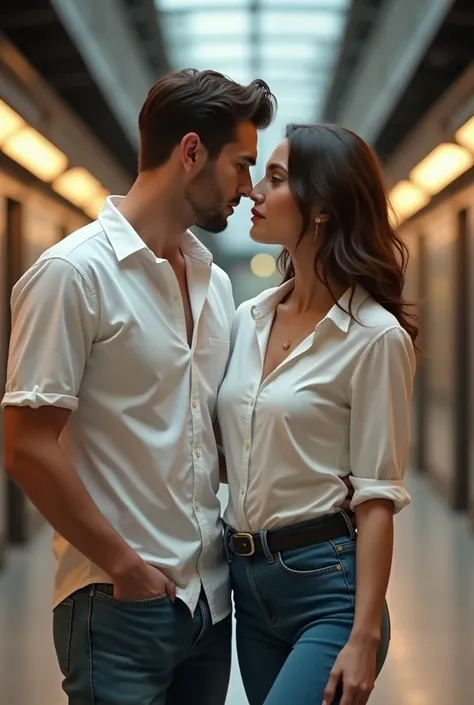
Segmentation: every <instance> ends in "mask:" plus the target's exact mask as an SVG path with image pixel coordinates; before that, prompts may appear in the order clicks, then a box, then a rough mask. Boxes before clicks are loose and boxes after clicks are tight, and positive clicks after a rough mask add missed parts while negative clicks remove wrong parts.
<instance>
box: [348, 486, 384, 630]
mask: <svg viewBox="0 0 474 705" xmlns="http://www.w3.org/2000/svg"><path fill="white" fill-rule="evenodd" d="M356 520H357V530H358V538H357V558H356V570H357V583H356V605H355V617H354V625H353V628H352V632H351V637H350V639H351V641H359V642H374V643H378V642H379V641H380V632H381V624H382V616H383V609H384V602H385V595H386V592H387V587H388V581H389V577H390V569H391V566H392V554H393V503H392V502H391V501H389V500H385V499H374V500H369V501H367V502H364V503H363V504H361V505H359V506H358V507H357V508H356Z"/></svg>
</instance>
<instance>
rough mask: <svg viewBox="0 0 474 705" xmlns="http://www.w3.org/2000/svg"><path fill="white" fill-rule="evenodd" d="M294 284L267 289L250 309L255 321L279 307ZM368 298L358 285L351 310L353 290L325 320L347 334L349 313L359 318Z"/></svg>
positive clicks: (347, 292)
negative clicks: (361, 307) (358, 314)
mask: <svg viewBox="0 0 474 705" xmlns="http://www.w3.org/2000/svg"><path fill="white" fill-rule="evenodd" d="M294 282H295V280H294V279H290V280H289V281H287V282H284V283H283V284H281V285H280V286H278V287H276V288H275V287H273V288H272V289H267V290H266V291H264V292H262V293H261V294H260V295H259V296H258V297H257V298H256V300H255V303H254V304H253V305H252V307H251V309H250V313H251V315H252V317H253V318H254V320H256V321H258V320H260V319H262V318H265V317H266V316H268V314H269V313H271V312H272V311H273V310H274V309H275V308H276V307H277V306H278V304H279V303H280V301H282V299H283V298H284V297H285V296H286V295H287V294H288V293H289V292H290V291H291V290H292V289H293V286H294ZM368 296H369V294H368V293H367V291H366V290H365V289H364V288H363V287H361V286H359V285H357V286H356V288H355V290H354V296H353V298H352V304H351V306H350V309H349V303H350V300H351V289H347V290H346V291H345V292H344V294H343V295H342V296H341V298H340V299H339V301H338V304H339V305H336V304H334V306H332V308H331V309H330V310H329V311H328V313H327V315H326V316H325V317H324V318H323V320H325V319H329V320H331V321H332V322H333V323H334V324H335V325H336V326H337V327H338V328H339V329H340V330H341V331H342V332H343V333H347V331H348V330H349V326H350V323H351V320H352V319H351V316H350V314H349V313H348V311H349V310H350V311H351V312H352V315H353V316H357V312H358V310H359V308H360V306H361V304H362V302H363V301H365V299H366V298H367V297H368ZM342 309H344V310H342Z"/></svg>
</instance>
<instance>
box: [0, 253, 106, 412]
mask: <svg viewBox="0 0 474 705" xmlns="http://www.w3.org/2000/svg"><path fill="white" fill-rule="evenodd" d="M11 311H12V330H11V338H10V350H9V356H8V367H7V383H6V389H5V395H4V397H3V399H2V407H5V406H30V407H33V408H37V407H40V406H45V405H50V406H59V407H63V408H66V409H71V410H72V411H74V410H75V409H76V408H77V406H78V401H79V400H78V395H79V388H80V386H81V381H82V376H83V373H84V368H85V365H86V361H87V358H88V357H89V354H90V350H91V347H92V343H93V340H94V336H95V331H96V326H97V319H98V313H97V304H96V297H95V294H94V292H93V290H92V285H91V282H90V281H89V279H88V277H87V275H86V273H85V272H84V271H83V270H82V268H80V267H78V266H77V265H73V264H71V263H70V262H69V261H67V260H64V259H60V258H51V259H43V260H39V261H38V262H36V264H35V265H33V267H31V268H30V269H29V270H28V271H27V272H26V273H25V274H24V275H23V276H22V278H21V279H20V280H19V281H18V282H17V283H16V284H15V286H14V288H13V292H12V297H11Z"/></svg>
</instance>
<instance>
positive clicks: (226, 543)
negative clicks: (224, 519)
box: [224, 524, 233, 563]
mask: <svg viewBox="0 0 474 705" xmlns="http://www.w3.org/2000/svg"><path fill="white" fill-rule="evenodd" d="M230 533H231V532H230V526H227V524H224V553H225V557H226V558H227V563H232V560H233V556H232V555H231V553H230V550H229V537H230Z"/></svg>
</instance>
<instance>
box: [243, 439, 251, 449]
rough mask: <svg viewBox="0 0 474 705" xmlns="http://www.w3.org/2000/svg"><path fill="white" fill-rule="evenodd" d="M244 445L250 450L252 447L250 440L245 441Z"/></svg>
mask: <svg viewBox="0 0 474 705" xmlns="http://www.w3.org/2000/svg"><path fill="white" fill-rule="evenodd" d="M244 446H245V448H246V449H247V450H248V449H249V448H250V441H245V443H244Z"/></svg>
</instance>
